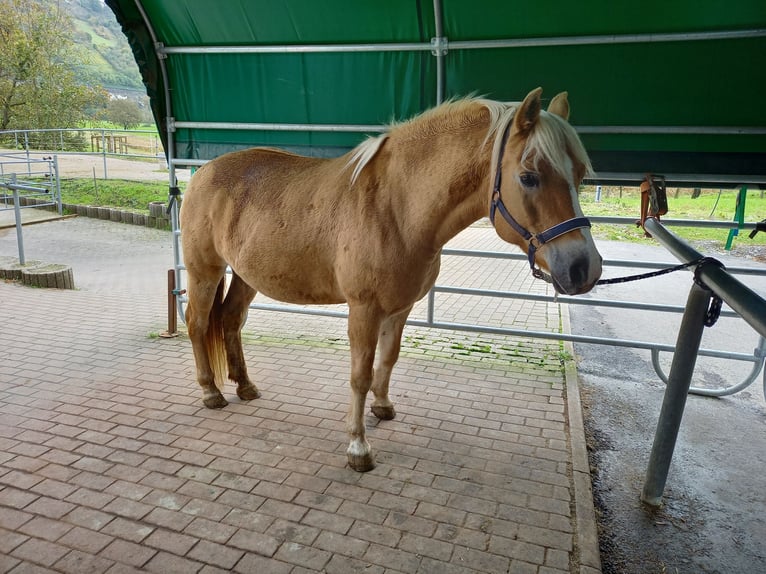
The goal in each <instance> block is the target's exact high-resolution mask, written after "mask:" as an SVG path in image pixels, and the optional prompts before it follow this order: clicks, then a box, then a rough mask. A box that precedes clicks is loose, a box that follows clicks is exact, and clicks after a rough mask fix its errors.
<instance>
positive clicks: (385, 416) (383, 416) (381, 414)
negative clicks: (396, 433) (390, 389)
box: [370, 405, 396, 421]
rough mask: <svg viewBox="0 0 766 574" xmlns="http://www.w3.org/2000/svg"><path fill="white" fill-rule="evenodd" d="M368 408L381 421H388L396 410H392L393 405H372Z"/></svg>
mask: <svg viewBox="0 0 766 574" xmlns="http://www.w3.org/2000/svg"><path fill="white" fill-rule="evenodd" d="M370 410H371V411H372V414H374V415H375V416H376V417H378V418H379V419H380V420H382V421H390V420H392V419H393V418H394V417H395V416H396V411H395V410H394V407H393V406H390V407H381V406H375V405H372V406H371V407H370Z"/></svg>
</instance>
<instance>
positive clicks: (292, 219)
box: [181, 148, 348, 303]
mask: <svg viewBox="0 0 766 574" xmlns="http://www.w3.org/2000/svg"><path fill="white" fill-rule="evenodd" d="M339 165H341V166H342V164H341V163H339V162H337V161H335V160H327V159H319V158H309V157H304V156H299V155H295V154H291V153H287V152H283V151H279V150H273V149H268V148H253V149H250V150H243V151H238V152H232V153H228V154H225V155H222V156H220V157H218V158H216V159H214V160H212V161H210V162H208V163H207V164H205V165H204V166H203V167H202V168H201V169H200V170H198V171H197V173H195V174H194V176H193V177H192V179H191V181H190V183H189V186H188V187H187V190H186V193H185V194H184V200H183V206H182V208H181V229H182V234H181V237H182V242H183V248H184V260H185V262H186V265H187V268H188V267H190V266H191V267H194V266H195V265H197V266H208V267H210V266H225V265H227V264H228V265H230V266H231V267H232V269H234V270H235V272H236V273H237V274H238V275H240V276H241V277H242V278H243V279H244V280H245V281H246V282H247V283H248V284H250V285H251V286H252V287H253V288H254V289H256V290H258V291H261V292H263V293H265V294H267V295H269V296H271V297H273V298H275V299H280V300H285V301H294V302H304V303H319V302H339V301H341V300H342V299H343V297H342V295H341V294H340V292H339V288H338V285H337V282H336V279H335V275H334V265H335V255H336V250H337V241H338V237H337V229H336V227H335V223H336V222H337V220H338V218H337V217H336V216H337V215H338V214H337V213H336V212H334V211H333V210H332V209H330V206H331V205H337V203H338V201H337V197H338V195H339V194H341V193H343V191H344V189H343V185H342V184H341V183H340V182H341V179H340V173H341V172H342V171H343V170H342V169H339V168H338V166H339ZM345 187H346V188H347V187H348V184H346V186H345Z"/></svg>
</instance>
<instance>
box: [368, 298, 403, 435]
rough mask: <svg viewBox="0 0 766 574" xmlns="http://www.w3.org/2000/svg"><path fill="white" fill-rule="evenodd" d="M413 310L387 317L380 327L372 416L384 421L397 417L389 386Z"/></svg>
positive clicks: (373, 380)
mask: <svg viewBox="0 0 766 574" xmlns="http://www.w3.org/2000/svg"><path fill="white" fill-rule="evenodd" d="M411 310H412V307H411V306H410V307H409V308H408V309H406V310H405V311H402V312H401V313H398V314H397V315H392V316H390V317H387V318H386V320H385V321H383V323H382V324H381V326H380V333H379V336H378V364H377V365H375V375H374V377H373V379H372V394H373V395H374V396H375V398H374V399H373V401H372V405H371V407H370V409H371V410H372V414H374V415H375V416H376V417H378V418H379V419H382V420H390V419H392V418H394V416H396V411H395V410H394V404H393V403H392V402H391V400H390V399H389V398H388V384H389V382H390V381H391V371H392V370H393V368H394V365H395V364H396V361H397V360H398V359H399V350H400V348H401V344H402V331H403V330H404V324H405V322H406V321H407V317H408V316H409V314H410V311H411Z"/></svg>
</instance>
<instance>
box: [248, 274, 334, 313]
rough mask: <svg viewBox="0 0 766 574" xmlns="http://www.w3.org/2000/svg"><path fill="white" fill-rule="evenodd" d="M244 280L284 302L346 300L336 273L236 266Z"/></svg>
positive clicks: (303, 303)
mask: <svg viewBox="0 0 766 574" xmlns="http://www.w3.org/2000/svg"><path fill="white" fill-rule="evenodd" d="M235 272H236V273H237V275H239V276H240V277H241V278H242V279H243V280H244V281H245V283H247V284H248V285H250V286H251V287H252V288H253V289H255V290H256V291H258V292H259V293H261V294H263V295H265V296H266V297H269V298H270V299H274V300H277V301H282V302H284V303H293V304H296V305H327V304H333V303H344V302H345V299H344V298H343V295H342V294H341V292H340V289H339V288H338V284H337V282H336V281H335V278H334V276H332V274H330V273H327V272H307V271H306V270H301V269H273V270H268V269H261V270H260V271H259V270H258V269H255V270H249V269H235Z"/></svg>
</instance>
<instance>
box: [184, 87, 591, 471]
mask: <svg viewBox="0 0 766 574" xmlns="http://www.w3.org/2000/svg"><path fill="white" fill-rule="evenodd" d="M541 94H542V89H541V88H537V89H535V90H533V91H531V92H530V93H529V94H528V95H527V96H526V97H525V98H524V100H523V101H522V102H521V103H502V102H497V101H492V100H488V99H483V98H479V97H473V96H472V97H467V98H462V99H454V100H450V101H448V102H446V103H443V104H441V105H438V106H436V107H434V108H432V109H430V110H428V111H426V112H423V113H422V114H420V115H419V116H416V117H415V118H413V119H411V120H409V121H406V122H402V123H394V124H391V125H390V126H388V128H387V130H386V131H385V132H384V133H382V134H380V135H378V136H377V137H369V138H368V139H366V140H365V141H363V142H362V143H360V144H359V145H358V146H357V147H356V148H354V149H353V150H351V151H350V152H348V153H347V154H345V155H343V156H340V157H337V158H312V157H304V156H301V155H296V154H292V153H288V152H286V151H281V150H277V149H271V148H251V149H247V150H241V151H234V152H229V153H226V154H224V155H221V156H219V157H217V158H215V159H213V160H211V161H209V162H207V163H206V164H205V165H204V166H203V167H201V168H200V169H199V170H198V171H197V172H196V173H195V174H194V176H193V177H192V178H191V180H190V182H189V184H188V186H187V189H186V191H185V193H184V197H183V202H182V207H181V211H180V226H181V241H182V250H183V258H184V263H185V267H186V272H187V286H186V291H187V297H188V299H187V307H186V311H185V319H186V325H187V330H188V336H189V338H190V340H191V345H192V349H193V353H194V359H195V365H196V371H197V382H198V383H199V385H200V387H201V388H202V393H203V403H204V405H205V406H206V407H208V408H212V409H217V408H222V407H225V406H226V405H227V404H228V403H227V401H226V399H225V398H224V396H223V394H222V393H221V389H222V388H223V383H224V380H225V379H226V374H227V371H228V378H229V379H231V380H232V381H233V382H235V383H236V384H237V389H236V392H237V395H238V397H239V398H240V399H241V400H243V401H249V400H252V399H256V398H258V397H259V396H260V391H259V390H258V388H257V387H256V386H255V385H254V384H253V382H252V381H251V380H250V378H249V376H248V373H247V368H246V365H245V360H244V354H243V349H242V339H241V330H242V327H243V325H244V323H245V320H246V318H247V312H248V309H249V305H250V303H251V302H252V300H253V298H254V297H255V295H256V293H257V292H261V293H263V294H264V295H266V296H268V297H270V298H272V299H276V300H280V301H284V302H289V303H294V304H337V303H344V302H345V303H347V304H348V339H349V346H350V352H351V376H350V387H351V396H350V401H349V407H348V415H347V430H348V435H349V441H350V442H349V446H348V449H347V451H346V453H347V456H348V464H349V466H350V467H351V468H352V469H354V470H356V471H360V472H364V471H368V470H370V469H372V468H373V467H374V465H375V463H374V456H373V452H372V450H371V448H370V445H369V443H368V441H367V439H366V436H365V426H364V421H363V415H364V411H365V402H366V398H367V394H368V392H369V391H370V390H372V394H373V400H372V403H371V405H370V407H371V410H372V413H373V414H374V415H375V416H376V417H378V418H379V419H382V420H389V419H393V418H394V416H395V410H394V405H393V403H392V402H391V400H390V399H389V395H388V389H389V381H390V377H391V371H392V369H393V367H394V365H395V363H396V361H397V359H398V357H399V351H400V345H401V337H402V330H403V328H404V325H405V321H406V320H407V316H408V314H409V313H410V311H411V309H412V307H413V305H414V304H415V302H416V301H418V300H419V299H421V298H422V297H423V296H424V295H425V294H426V293H427V292H428V291H429V289H430V288H431V287H432V286H433V285H434V283H435V281H436V277H437V275H438V273H439V264H440V255H441V250H442V247H443V246H444V244H445V243H446V242H447V241H448V240H449V239H450V238H452V237H454V236H455V235H456V234H457V233H458V232H460V231H461V230H463V229H465V228H466V227H468V226H469V225H470V224H472V223H474V222H475V221H477V220H479V219H481V218H482V217H486V216H487V214H488V213H489V216H490V219H491V220H492V223H493V225H494V227H495V231H496V233H497V234H498V235H499V236H500V237H501V238H502V239H503V240H505V241H507V242H509V243H512V244H515V245H518V246H519V247H520V248H521V249H523V250H525V251H526V252H527V254H528V256H529V263H530V267H531V268H532V270H533V273H534V274H535V275H536V276H538V277H539V276H542V275H543V272H544V271H545V272H546V273H547V274H549V275H550V280H551V281H552V283H553V285H554V287H555V289H556V290H557V291H558V292H561V293H566V294H570V295H574V294H580V293H585V292H587V291H589V290H590V289H591V288H592V287H593V286H594V285H595V284H596V281H597V280H598V279H599V277H600V276H601V256H600V255H599V253H598V251H597V249H596V246H595V244H594V242H593V238H592V236H591V233H590V229H589V227H590V222H589V221H588V220H587V218H585V217H584V216H583V214H582V211H581V209H580V206H579V202H578V187H579V184H580V182H581V181H582V179H583V178H584V177H585V176H586V175H588V174H590V173H591V164H590V161H589V159H588V155H587V153H586V151H585V149H584V148H583V145H582V143H581V142H580V139H579V138H578V136H577V133H576V132H575V130H574V129H573V128H572V126H571V125H570V124H569V123H568V117H569V102H568V99H567V93H566V92H562V93H561V94H558V95H557V96H555V97H554V98H553V99H552V100H551V101H550V103H549V105H548V108H547V111H546V110H543V109H542V103H541V101H542V96H541ZM498 213H499V214H500V215H501V217H495V216H496V215H497V214H498ZM227 267H229V268H230V269H231V280H230V282H229V285H228V289H226V271H227ZM376 350H377V354H378V357H377V363H375V364H374V362H375V356H376Z"/></svg>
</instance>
